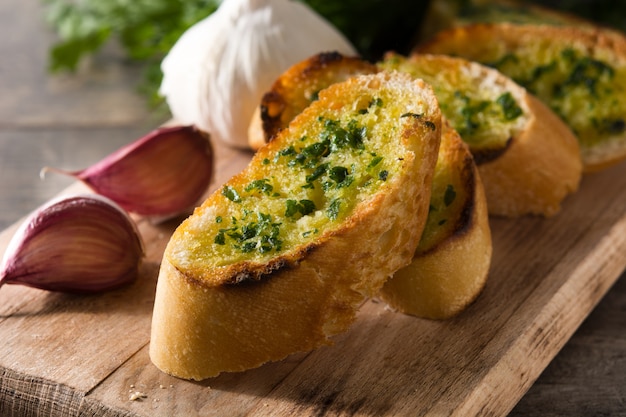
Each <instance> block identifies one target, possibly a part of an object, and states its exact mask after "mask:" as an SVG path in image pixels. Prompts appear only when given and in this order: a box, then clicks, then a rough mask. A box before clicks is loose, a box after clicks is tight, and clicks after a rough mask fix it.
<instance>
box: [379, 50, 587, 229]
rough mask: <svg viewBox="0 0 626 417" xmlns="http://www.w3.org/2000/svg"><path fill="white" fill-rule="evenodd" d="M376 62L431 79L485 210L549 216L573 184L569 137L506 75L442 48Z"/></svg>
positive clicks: (573, 149)
mask: <svg viewBox="0 0 626 417" xmlns="http://www.w3.org/2000/svg"><path fill="white" fill-rule="evenodd" d="M379 65H380V66H381V67H382V68H384V69H387V70H398V71H403V72H407V73H409V74H411V75H413V76H414V77H418V78H422V79H423V80H424V81H426V82H427V83H429V84H431V85H432V86H433V89H434V90H435V94H436V95H437V98H438V99H439V103H440V105H441V111H442V113H443V114H444V116H445V117H446V119H448V120H449V121H450V123H451V125H452V127H454V128H455V129H456V130H457V131H458V132H459V134H460V135H461V138H462V139H463V141H464V142H465V143H467V144H468V145H469V148H470V151H471V152H472V155H473V156H474V160H475V161H476V164H477V165H478V170H479V172H480V175H481V178H482V181H483V184H484V187H485V192H486V195H487V202H488V207H489V213H490V214H492V215H500V216H507V217H517V216H521V215H526V214H537V215H543V216H551V215H554V214H555V213H557V212H558V211H559V210H560V207H561V202H562V201H563V199H564V198H565V197H566V196H567V195H569V194H570V193H572V192H574V191H575V190H577V189H578V185H579V182H580V177H581V169H582V168H581V166H582V165H581V160H580V152H579V148H578V143H577V141H576V138H575V136H574V135H573V134H572V132H571V131H570V129H569V128H568V127H567V126H566V125H565V124H564V123H563V122H562V121H561V120H560V119H559V118H558V117H557V116H556V115H555V114H554V113H553V112H551V111H550V110H549V109H548V108H547V107H546V106H545V105H543V104H542V103H541V102H540V101H539V100H537V99H536V98H535V97H533V96H532V95H530V94H528V92H527V91H526V90H525V89H524V88H522V87H521V86H519V85H517V84H516V83H515V82H513V81H512V80H511V79H509V78H508V77H506V76H504V75H503V74H501V73H499V72H498V71H496V70H494V69H492V68H488V67H486V66H483V65H480V64H478V63H475V62H470V61H467V60H465V59H461V58H454V57H450V56H445V55H426V54H424V55H419V54H414V55H411V56H409V57H404V56H402V55H398V54H387V55H386V56H385V58H384V60H383V61H382V62H380V63H379Z"/></svg>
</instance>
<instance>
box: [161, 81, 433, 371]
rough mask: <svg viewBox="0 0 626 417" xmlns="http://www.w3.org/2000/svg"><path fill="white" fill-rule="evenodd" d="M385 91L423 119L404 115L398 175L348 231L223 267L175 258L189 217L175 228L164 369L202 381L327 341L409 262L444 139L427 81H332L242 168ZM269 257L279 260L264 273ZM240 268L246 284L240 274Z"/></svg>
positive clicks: (164, 271)
mask: <svg viewBox="0 0 626 417" xmlns="http://www.w3.org/2000/svg"><path fill="white" fill-rule="evenodd" d="M382 88H390V89H391V88H392V89H393V91H394V92H395V93H396V94H397V95H398V101H402V103H405V102H406V103H407V104H408V103H409V102H410V103H411V104H410V105H409V108H408V109H406V110H407V111H409V112H410V111H415V109H412V108H411V107H412V106H413V105H415V108H417V107H418V106H417V104H416V103H417V102H418V101H419V102H421V103H422V107H425V108H426V109H427V114H424V115H423V116H422V117H403V118H400V119H401V122H400V123H401V125H400V126H401V137H396V138H391V139H392V140H393V141H398V143H401V144H402V146H403V149H404V156H403V160H402V162H401V164H402V169H401V171H400V172H399V173H398V175H395V176H393V177H392V178H390V180H389V181H387V183H386V185H385V188H384V190H382V189H381V190H379V191H378V192H376V193H375V194H374V195H373V196H372V198H370V199H368V200H366V201H363V202H362V203H360V204H359V205H358V206H357V208H356V209H355V211H354V212H353V213H352V214H351V215H350V216H349V217H348V218H346V219H345V220H344V221H343V222H342V224H341V225H340V226H338V227H336V228H332V229H329V230H326V231H324V232H323V233H321V234H320V236H319V238H317V239H316V240H315V241H314V243H313V244H311V245H306V246H303V247H297V248H295V249H294V250H290V251H289V252H288V253H280V254H278V255H277V256H276V257H275V258H273V259H271V261H269V262H266V263H265V264H257V265H253V264H251V263H236V264H233V265H229V266H226V267H224V268H217V269H219V270H216V268H208V269H207V268H203V267H202V266H201V265H200V266H196V267H193V268H187V267H185V268H181V267H180V266H178V265H177V264H176V263H177V262H178V261H177V258H176V253H177V251H179V250H180V248H179V247H177V245H178V244H179V242H178V241H177V240H179V239H180V236H183V235H184V234H185V233H186V232H188V229H187V226H186V222H185V223H183V224H182V225H181V226H179V228H178V229H177V231H176V232H175V234H174V235H173V237H172V239H171V240H170V242H169V243H168V246H167V248H166V250H165V254H164V257H163V262H162V266H161V270H160V273H159V279H158V284H157V292H156V300H155V306H154V315H153V323H152V335H151V343H150V357H151V359H152V361H153V363H154V364H155V365H156V366H157V367H158V368H159V369H161V370H163V371H164V372H166V373H169V374H171V375H174V376H177V377H181V378H186V379H196V380H201V379H205V378H208V377H212V376H216V375H218V374H219V373H221V372H227V371H231V372H232V371H242V370H245V369H249V368H253V367H257V366H260V365H262V364H263V363H265V362H267V361H275V360H280V359H282V358H284V357H286V356H287V355H289V354H292V353H295V352H299V351H308V350H311V349H314V348H316V347H319V346H322V345H325V344H329V343H331V337H332V336H333V335H335V334H337V333H339V332H342V331H345V330H346V329H347V328H348V326H349V325H350V324H351V323H352V322H353V321H354V319H355V313H356V310H357V308H358V307H359V305H360V304H361V303H362V302H363V300H364V299H365V297H369V296H373V295H375V294H377V293H378V291H379V290H380V288H381V287H382V285H383V283H384V281H385V280H386V279H387V278H388V277H389V276H390V275H391V274H392V273H393V272H394V271H395V270H397V269H399V268H400V267H402V266H405V265H407V264H408V263H409V262H410V261H411V258H412V256H413V253H414V251H415V248H416V246H417V244H418V242H419V238H420V235H421V233H422V229H423V227H424V222H425V219H426V214H427V210H428V203H429V200H430V184H431V181H432V172H433V169H434V165H435V162H436V158H437V152H438V148H439V141H440V135H441V119H440V118H441V115H440V112H439V109H438V105H437V102H436V98H435V97H434V94H433V93H432V90H431V89H430V88H429V87H428V86H426V85H425V84H424V83H422V82H420V81H415V80H412V79H411V78H410V77H408V76H405V75H400V74H393V75H392V74H388V73H380V74H377V75H372V76H364V77H358V78H353V79H350V80H348V81H347V82H344V83H341V84H336V85H334V86H332V87H330V88H329V89H327V90H325V91H324V92H323V93H322V94H320V99H319V100H318V101H316V102H315V103H313V104H312V105H311V106H310V107H308V108H307V109H306V110H305V111H304V112H303V113H302V114H300V115H299V116H298V117H296V119H294V120H293V122H292V123H291V124H290V127H289V129H285V130H284V131H282V132H281V133H279V134H278V135H277V137H276V138H275V139H274V140H272V142H270V144H268V145H267V146H264V147H263V148H261V150H259V152H257V154H256V155H255V156H254V157H253V159H252V162H251V163H250V165H249V167H248V168H247V169H246V171H244V173H245V172H248V171H251V170H252V171H253V170H255V169H257V168H258V166H259V165H260V164H262V161H263V160H264V159H265V158H267V157H270V156H272V155H273V154H274V153H275V152H276V151H277V150H278V149H280V147H281V146H285V144H286V143H289V141H293V140H295V138H294V137H293V136H292V135H293V134H294V133H292V132H294V131H298V126H304V125H306V124H307V123H311V121H312V120H315V119H317V116H318V114H319V113H320V111H321V109H325V108H335V109H343V108H346V109H347V108H351V106H352V105H353V100H358V99H359V97H361V96H362V95H363V93H367V92H370V91H375V90H376V89H382ZM413 101H415V103H413ZM393 105H395V104H393ZM393 105H392V106H393ZM394 111H398V109H397V108H396V109H395V110H394ZM242 174H243V173H242ZM242 174H240V175H242ZM233 181H237V178H234V179H233ZM216 198H217V197H216V194H214V195H212V196H211V197H209V199H208V200H207V202H205V203H204V204H203V205H202V206H201V207H200V208H199V209H197V210H196V212H195V213H194V215H193V216H203V215H206V214H207V211H210V210H211V207H213V205H215V204H216V203H215V199H216ZM209 214H210V213H209ZM193 216H192V217H193ZM270 264H274V265H279V267H275V268H274V267H270V268H269V270H268V269H267V268H268V265H270ZM241 271H246V274H244V275H245V276H246V279H243V280H241V279H236V278H235V277H237V276H238V275H239V273H240V272H241ZM249 271H254V273H252V274H250V273H248V272H249ZM268 271H269V272H268Z"/></svg>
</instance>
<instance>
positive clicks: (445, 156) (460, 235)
mask: <svg viewBox="0 0 626 417" xmlns="http://www.w3.org/2000/svg"><path fill="white" fill-rule="evenodd" d="M320 62H324V63H325V65H320V64H319V63H320ZM358 71H365V72H368V71H369V72H376V71H379V69H377V68H376V67H373V66H371V65H369V64H359V60H358V59H355V58H345V57H342V56H341V55H339V54H332V55H330V56H326V57H324V56H314V57H311V58H309V59H307V60H305V61H303V62H301V63H299V64H296V65H295V66H293V67H292V68H290V69H289V70H287V71H286V72H285V73H284V74H283V75H281V77H280V78H279V79H278V80H277V81H276V82H275V83H274V87H273V90H272V91H270V92H269V93H267V94H266V95H265V100H266V101H265V103H266V105H265V107H267V103H268V101H269V100H268V98H270V99H271V101H272V102H279V103H281V104H280V106H279V109H282V110H283V111H282V112H280V111H279V112H277V113H276V114H275V117H273V118H270V117H269V114H268V113H267V112H264V113H263V120H264V121H266V122H267V121H269V123H264V124H263V127H265V129H266V135H265V137H266V138H271V137H272V136H273V135H275V134H276V132H278V131H280V130H281V129H283V128H284V127H286V126H287V125H288V123H289V121H290V119H289V118H288V117H287V116H288V115H293V116H294V117H295V116H296V115H297V114H299V113H300V112H302V111H303V110H304V109H305V108H306V107H307V106H308V105H309V104H310V103H311V102H312V101H313V100H312V98H311V94H309V93H308V91H311V90H314V91H318V90H320V89H323V88H326V87H327V86H329V85H332V84H333V83H337V82H342V81H345V80H346V79H347V78H349V77H350V76H353V75H354V74H355V73H357V72H358ZM294 80H297V82H295V81H294ZM308 86H315V87H314V88H312V89H311V88H308ZM507 142H508V135H505V137H504V139H503V146H506V144H507ZM432 187H433V191H432V193H431V201H430V204H429V207H430V209H429V213H428V219H427V221H426V226H425V228H424V232H423V234H422V238H421V240H420V246H419V248H418V250H417V252H416V254H415V257H414V259H413V262H412V263H411V265H409V266H407V267H406V268H404V269H403V270H402V271H403V272H402V274H401V276H398V274H397V273H396V275H394V278H393V279H392V281H393V283H389V281H388V282H387V283H385V286H384V287H383V291H382V297H383V298H384V299H385V300H389V303H390V304H391V305H393V307H395V308H396V309H398V310H400V311H402V312H404V313H408V314H412V315H416V316H419V317H425V318H439V319H443V318H447V317H451V316H453V315H455V314H458V313H459V312H460V311H461V310H462V309H463V308H464V307H465V306H466V305H468V304H470V302H471V301H472V300H473V299H474V298H475V297H477V296H478V294H479V293H480V291H481V289H482V287H483V286H484V283H485V281H486V279H487V275H488V272H489V265H490V261H491V252H492V247H491V232H490V229H489V217H488V212H487V205H486V202H485V192H484V188H483V185H482V182H481V180H480V177H479V175H478V172H477V169H476V165H475V163H474V160H473V158H472V155H471V153H470V151H469V148H468V147H467V145H466V144H464V143H463V142H462V140H461V138H460V136H459V134H458V133H457V132H456V131H455V130H454V129H453V128H452V127H451V126H450V125H449V123H445V124H444V128H443V133H442V139H441V146H440V150H439V155H438V159H437V165H436V167H435V175H434V180H433V185H432ZM457 258H458V259H457ZM464 262H467V264H464ZM412 284H414V285H415V286H414V287H411V285H412Z"/></svg>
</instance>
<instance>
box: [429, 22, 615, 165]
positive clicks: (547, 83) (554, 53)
mask: <svg viewBox="0 0 626 417" xmlns="http://www.w3.org/2000/svg"><path fill="white" fill-rule="evenodd" d="M419 51H421V52H429V53H439V54H449V55H456V56H460V57H465V58H467V59H470V60H474V61H478V62H482V63H485V64H488V65H490V66H493V67H495V68H497V69H498V70H499V71H500V72H502V73H504V74H506V75H508V76H509V77H511V78H512V79H514V80H515V81H516V82H518V83H519V84H521V85H522V86H524V87H526V88H527V89H528V90H529V91H530V92H532V93H533V94H534V95H536V96H537V97H538V98H539V99H541V100H542V101H543V102H544V103H546V104H547V105H548V106H549V107H550V108H551V109H552V110H554V112H555V113H557V114H559V115H560V116H561V117H562V118H563V119H564V120H565V121H566V122H567V124H568V125H569V126H570V128H571V129H572V130H573V132H574V133H575V134H576V136H577V138H578V141H579V143H580V149H581V155H582V161H583V169H584V171H585V172H591V171H597V170H600V169H603V168H606V167H608V166H611V165H613V164H615V163H617V162H619V161H622V160H624V159H626V38H625V37H624V36H622V35H620V34H618V33H617V32H615V31H610V30H604V29H600V28H583V27H552V26H542V25H513V24H507V23H501V24H476V25H470V26H464V27H460V28H456V29H452V30H449V31H444V32H440V33H439V34H438V35H436V36H435V37H434V38H433V39H431V40H430V41H428V42H427V43H425V44H423V45H422V46H420V47H419Z"/></svg>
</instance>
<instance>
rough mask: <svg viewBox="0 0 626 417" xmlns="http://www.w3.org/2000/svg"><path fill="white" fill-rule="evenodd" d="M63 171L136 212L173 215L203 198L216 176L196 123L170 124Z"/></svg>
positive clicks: (205, 138) (206, 141) (204, 137)
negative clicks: (79, 167) (86, 165)
mask: <svg viewBox="0 0 626 417" xmlns="http://www.w3.org/2000/svg"><path fill="white" fill-rule="evenodd" d="M61 172H63V171H61ZM64 173H65V174H68V175H72V176H74V177H76V178H77V179H79V180H81V181H83V182H84V183H85V184H87V185H88V186H89V187H90V188H91V189H93V190H94V191H95V192H97V193H98V194H101V195H104V196H106V197H108V198H110V199H111V200H113V201H115V202H116V203H117V204H119V205H120V206H121V207H123V208H124V209H125V210H127V211H129V212H131V213H136V214H139V215H143V216H153V217H162V218H163V217H171V216H176V215H178V214H181V213H184V212H185V211H188V210H189V209H191V208H193V207H194V206H195V205H197V204H198V203H199V202H200V199H201V197H202V196H203V194H204V192H205V191H206V190H207V188H208V186H209V183H210V182H211V179H212V177H213V150H212V147H211V142H210V138H209V136H208V135H207V134H205V133H203V132H201V131H200V130H198V129H197V128H195V127H194V126H174V127H166V128H160V129H156V130H154V131H152V132H150V133H148V134H147V135H146V136H144V137H142V138H140V139H138V140H136V141H135V142H133V143H131V144H129V145H127V146H124V147H122V148H120V149H119V150H117V151H115V152H114V153H112V154H110V155H109V156H107V157H106V158H104V159H103V160H101V161H100V162H98V163H96V164H94V165H92V166H91V167H89V168H86V169H84V170H81V171H75V172H64Z"/></svg>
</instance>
